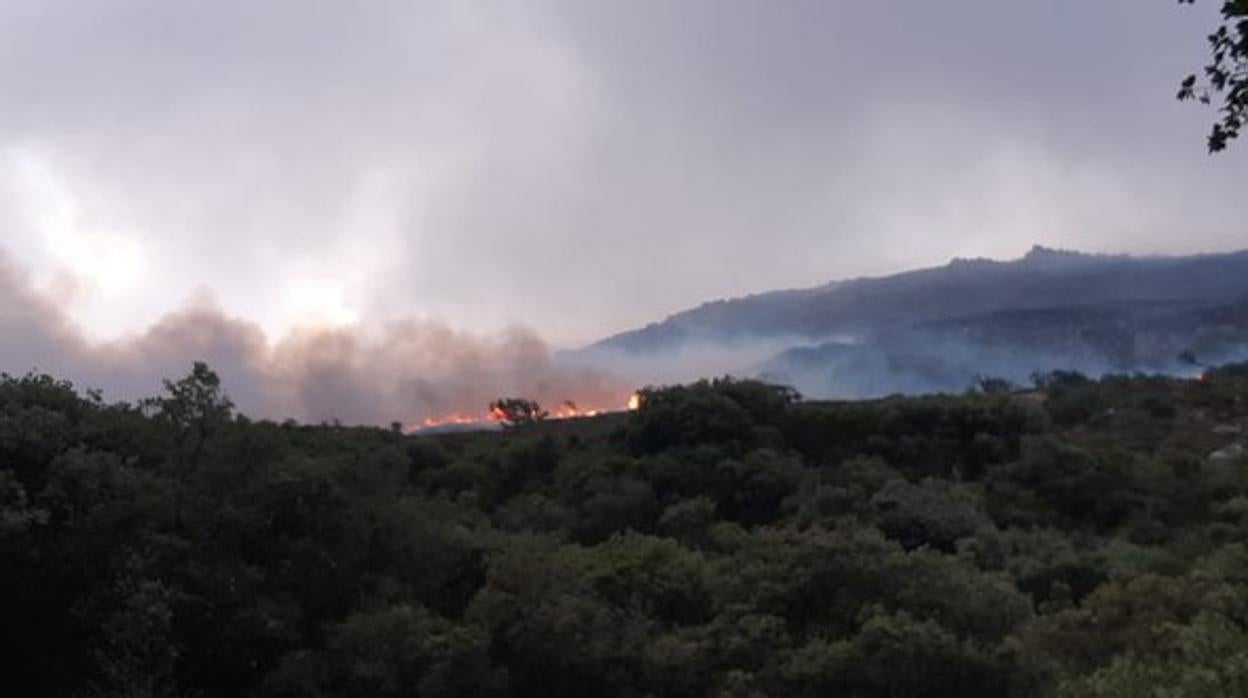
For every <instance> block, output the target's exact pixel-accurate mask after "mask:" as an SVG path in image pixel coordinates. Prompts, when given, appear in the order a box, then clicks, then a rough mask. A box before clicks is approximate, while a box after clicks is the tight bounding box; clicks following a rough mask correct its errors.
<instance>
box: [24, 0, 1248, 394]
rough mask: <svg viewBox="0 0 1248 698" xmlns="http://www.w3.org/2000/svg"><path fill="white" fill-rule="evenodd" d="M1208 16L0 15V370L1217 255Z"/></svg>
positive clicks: (317, 6)
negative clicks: (183, 345)
mask: <svg viewBox="0 0 1248 698" xmlns="http://www.w3.org/2000/svg"><path fill="white" fill-rule="evenodd" d="M1215 5H1216V3H1214V2H1198V3H1197V5H1196V7H1194V8H1189V7H1186V6H1185V7H1180V6H1178V4H1177V3H1175V2H1173V1H1171V0H1097V1H1096V2H1088V1H1087V0H1046V1H1045V2H1001V1H1000V0H947V1H946V2H940V3H934V2H930V0H894V1H891V2H887V3H882V2H862V1H860V2H848V1H846V0H809V1H806V0H780V1H778V2H762V1H759V0H749V1H746V0H682V1H681V2H671V1H670V0H662V1H660V0H629V1H627V2H625V1H615V0H612V1H607V0H594V1H593V2H584V1H583V0H567V1H562V0H528V1H526V2H508V1H506V0H497V1H492V2H472V1H469V0H452V1H450V2H438V1H431V2H413V1H410V0H402V1H398V0H395V1H390V0H374V1H371V2H358V3H357V2H341V1H332V2H331V1H324V0H297V1H296V0H270V1H268V2H252V1H235V0H221V1H218V2H212V3H171V2H167V1H166V0H99V1H97V2H91V3H81V2H67V1H59V0H3V1H2V2H0V99H2V100H3V105H4V107H3V109H0V255H2V256H3V265H2V266H0V271H2V272H3V274H4V276H5V278H4V279H0V283H3V284H7V285H8V286H9V287H11V288H12V289H16V290H13V291H12V293H10V295H9V300H8V301H7V304H8V306H9V308H8V309H7V313H8V316H9V317H10V318H12V317H17V316H19V315H21V316H23V317H26V316H30V315H31V313H34V312H35V311H34V310H32V308H36V307H37V308H39V309H40V310H39V311H38V312H39V313H42V315H40V317H42V318H44V319H43V320H41V321H40V323H39V325H38V327H39V332H41V333H42V334H40V335H39V336H40V337H41V339H40V340H39V342H34V341H31V342H25V343H24V344H23V346H22V349H21V351H16V350H14V349H13V346H15V345H16V344H17V342H15V341H10V348H9V350H7V351H0V370H7V371H10V372H21V371H24V370H27V368H29V366H27V365H26V364H32V363H39V364H40V365H41V366H53V367H59V366H61V365H65V366H70V367H72V366H75V365H81V363H82V361H83V360H82V359H81V358H65V357H62V359H53V358H49V357H50V356H52V354H50V353H48V352H49V351H50V350H47V349H46V347H47V346H52V345H55V346H56V347H58V348H60V349H62V350H63V349H64V347H67V346H71V345H72V346H75V347H79V348H78V349H75V350H74V351H77V352H79V354H75V355H74V356H79V357H81V352H86V351H93V352H94V354H93V356H94V357H95V358H94V359H92V361H93V362H94V363H92V365H93V366H97V367H98V366H103V365H104V363H107V362H104V363H101V361H102V360H101V359H99V356H101V355H102V354H101V352H104V350H105V349H107V350H108V351H112V352H113V353H114V354H118V353H125V352H127V351H133V350H134V347H136V346H140V345H142V343H143V342H144V341H149V342H150V341H155V340H153V339H152V337H154V336H157V335H158V334H159V333H158V332H157V333H156V334H154V332H155V331H156V330H157V329H158V328H160V327H161V326H162V323H164V326H165V327H168V326H171V323H172V325H174V326H181V325H178V322H181V321H184V320H186V318H188V317H201V319H202V317H211V318H212V320H213V322H215V323H217V324H215V325H212V326H221V327H224V326H227V325H228V326H230V327H239V328H243V329H242V330H241V332H242V335H246V336H247V337H249V339H248V340H247V342H248V343H250V344H248V346H251V347H252V348H251V349H248V350H246V351H243V350H242V349H237V348H236V351H235V353H236V354H238V355H244V354H247V352H252V353H256V352H259V353H261V354H263V353H265V352H266V351H267V352H268V358H267V359H265V360H266V361H270V362H271V360H272V354H273V351H275V349H274V348H275V347H277V346H278V345H280V344H282V343H283V342H288V340H289V341H290V342H296V343H297V341H298V338H299V337H301V336H302V337H306V336H308V333H309V332H331V333H333V332H337V333H340V334H342V335H343V336H350V337H352V340H351V341H352V342H354V343H355V344H357V345H359V346H371V347H374V348H378V349H377V350H378V351H382V349H380V347H384V346H387V345H386V342H388V341H390V339H391V338H393V336H395V333H398V334H400V335H401V334H403V332H410V331H414V330H412V328H425V329H426V330H428V331H432V330H429V328H436V332H435V334H437V333H443V334H446V333H449V336H454V337H458V338H460V339H461V340H462V341H465V342H473V343H475V344H474V346H477V347H478V348H480V347H497V346H501V345H505V344H507V343H508V342H510V341H512V340H513V339H514V338H515V337H517V336H524V337H531V338H532V340H533V342H535V343H536V344H537V345H540V346H541V347H542V351H548V350H550V349H552V348H558V347H570V346H578V345H581V344H584V343H586V342H590V341H593V340H596V339H598V338H601V337H602V336H605V335H607V334H611V333H613V332H617V331H620V330H624V329H628V328H631V327H634V326H637V325H641V324H645V323H646V322H650V321H653V320H657V319H661V318H662V317H663V316H665V315H667V314H669V313H671V312H675V311H678V310H681V309H683V308H686V307H689V306H691V305H695V304H698V303H700V302H703V301H706V300H711V299H715V298H720V297H726V296H735V295H740V294H744V293H749V292H756V291H763V290H768V289H773V288H789V287H800V286H807V285H814V284H818V283H822V282H825V281H828V280H832V279H838V278H846V277H853V276H860V275H874V274H884V273H891V272H895V271H901V270H905V269H908V268H914V267H918V266H925V265H933V264H940V263H943V262H945V261H947V260H948V259H950V258H952V257H955V256H989V257H995V258H1010V257H1015V256H1018V255H1020V254H1022V253H1023V252H1025V251H1026V250H1027V249H1028V248H1029V247H1031V246H1032V245H1033V244H1036V243H1043V244H1046V245H1051V246H1057V247H1067V248H1077V249H1080V250H1086V251H1102V252H1131V253H1185V252H1193V251H1215V250H1228V249H1238V248H1241V247H1248V234H1245V231H1244V230H1243V228H1242V224H1241V223H1240V221H1241V220H1242V208H1241V207H1242V204H1241V198H1240V194H1241V191H1240V189H1241V187H1242V182H1243V175H1244V174H1245V171H1246V168H1245V165H1246V160H1245V157H1246V155H1245V152H1244V150H1243V149H1242V148H1240V149H1234V148H1233V149H1232V150H1231V151H1230V152H1228V153H1225V154H1223V155H1219V156H1209V155H1207V154H1206V152H1205V148H1204V137H1205V135H1206V132H1207V130H1208V127H1209V125H1210V123H1211V122H1212V120H1213V119H1214V114H1213V113H1212V112H1211V111H1210V110H1208V109H1207V108H1201V107H1199V106H1196V105H1193V104H1184V103H1179V102H1177V101H1175V100H1174V93H1175V92H1176V90H1177V86H1178V82H1179V81H1180V80H1181V78H1182V77H1183V76H1185V75H1186V74H1187V73H1189V72H1193V71H1194V70H1196V69H1198V68H1199V67H1200V66H1201V65H1203V62H1204V61H1205V59H1206V46H1205V43H1204V35H1205V34H1206V33H1207V32H1208V31H1209V30H1210V29H1212V28H1213V27H1214V26H1215V25H1216V9H1217V8H1216V7H1215ZM19 298H24V299H27V301H28V302H27V303H26V305H22V306H21V307H20V308H19V307H18V305H19V302H21V301H19V300H17V299H19ZM4 303H6V301H4V300H0V304H4ZM4 310H5V309H4V308H3V307H0V311H4ZM196 313H199V314H200V315H199V316H196V315H195V314H196ZM48 318H51V319H48ZM231 323H233V324H231ZM209 324H212V323H209ZM396 328H407V329H396ZM422 331H424V330H422ZM301 333H302V334H301ZM343 333H345V334H343ZM10 336H17V335H13V334H11V335H10ZM240 336H241V335H240ZM56 337H59V338H60V339H54V338H56ZM40 342H42V344H41V343H40ZM288 343H289V342H288ZM253 345H254V346H253ZM32 347H44V349H41V350H35V349H33V348H32ZM256 347H260V348H259V349H257V348H256ZM41 351H43V352H44V353H42V354H41V353H40V352H41ZM164 351H167V352H173V349H167V350H164ZM480 351H481V352H486V350H485V349H480ZM62 353H64V352H63V351H62ZM71 353H72V352H71ZM486 353H488V352H486ZM66 356H69V355H68V354H66ZM170 356H171V357H172V356H173V354H170ZM171 360H172V359H171ZM361 360H362V359H361ZM395 360H398V359H395ZM58 361H60V363H58ZM75 362H77V363H75ZM474 370H475V369H474ZM86 373H87V374H89V375H92V376H98V375H103V374H108V373H109V372H108V371H106V370H105V369H103V368H99V369H98V370H97V371H96V373H91V372H89V371H88V372H86ZM110 375H111V374H110Z"/></svg>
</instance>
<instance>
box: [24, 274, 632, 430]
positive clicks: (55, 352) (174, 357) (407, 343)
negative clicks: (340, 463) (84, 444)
mask: <svg viewBox="0 0 1248 698" xmlns="http://www.w3.org/2000/svg"><path fill="white" fill-rule="evenodd" d="M0 298H3V299H5V300H3V301H2V302H0V336H2V337H3V342H0V370H3V371H6V372H8V373H11V374H20V373H25V372H28V371H40V372H46V373H50V374H52V375H54V376H57V377H65V378H69V379H71V380H73V381H74V382H75V383H76V384H78V385H79V386H80V387H83V388H98V389H100V390H102V391H103V392H104V394H105V396H106V397H107V398H110V399H122V400H133V399H138V398H141V397H146V396H150V395H154V394H156V393H157V392H158V391H159V390H160V387H161V384H160V380H161V379H162V378H177V377H179V376H182V375H184V374H185V373H186V372H187V371H188V369H189V366H190V364H191V362H192V361H195V360H203V361H206V362H208V364H209V365H210V366H211V367H212V368H213V369H214V370H215V371H217V373H218V374H220V376H221V379H222V382H223V384H224V386H225V388H226V391H227V393H228V394H229V395H230V397H231V398H232V399H233V400H234V401H235V403H236V404H237V405H238V407H239V409H240V410H241V411H242V412H244V413H246V414H249V415H252V416H257V417H268V418H277V419H282V418H287V417H290V418H295V419H299V420H304V421H314V422H319V421H328V420H340V421H342V422H344V423H352V424H383V423H388V422H391V421H402V422H405V423H409V424H410V423H415V422H419V421H421V420H424V419H428V418H438V417H440V416H443V415H446V414H451V413H458V414H467V415H477V414H481V413H482V412H483V411H484V409H485V406H486V405H487V403H488V402H489V401H490V400H492V399H494V398H497V397H500V396H524V397H530V398H534V399H537V400H539V401H541V402H543V403H546V404H558V403H561V402H563V401H564V400H572V401H575V402H576V403H577V404H579V405H582V406H584V407H587V408H589V407H593V408H598V409H617V408H620V407H622V406H623V405H624V402H625V401H626V400H627V397H628V394H629V388H628V387H626V386H624V385H623V384H622V383H621V382H620V381H619V380H617V379H615V378H613V377H612V376H609V375H607V374H606V373H604V372H602V371H600V370H597V369H594V368H590V367H584V366H581V367H573V366H564V365H562V364H560V363H558V362H556V361H555V359H554V357H553V355H552V352H551V350H550V348H549V347H548V346H547V345H546V343H545V342H543V341H542V339H541V338H540V337H538V336H537V335H536V334H535V333H534V332H532V331H530V330H527V329H524V328H513V329H509V330H506V331H504V332H501V333H496V334H477V333H470V332H462V331H457V330H455V329H454V328H452V327H449V326H447V325H446V324H444V323H441V322H436V321H428V320H417V319H404V320H400V321H396V322H391V323H388V324H385V325H384V326H381V327H379V328H364V327H350V328H319V329H318V328H304V329H299V330H296V331H293V332H291V333H289V334H287V335H286V336H283V337H280V338H272V337H268V336H266V335H265V333H264V331H262V330H261V329H260V327H259V326H257V325H255V324H253V323H251V322H248V321H246V320H242V319H239V318H236V317H230V316H228V315H227V314H226V313H225V312H223V311H222V310H221V309H219V308H218V307H216V306H215V305H213V304H212V303H211V302H210V301H197V302H193V303H191V304H189V305H187V306H186V307H183V308H182V309H180V310H177V311H175V312H172V313H169V314H167V315H165V316H164V317H163V318H161V320H160V321H159V322H157V323H156V324H155V325H153V326H152V327H150V328H148V329H146V330H145V331H143V332H141V333H138V334H135V335H132V336H128V337H124V338H121V339H116V340H112V341H108V342H102V343H94V342H91V341H89V340H88V339H87V338H86V337H85V336H84V334H83V333H82V331H81V330H80V329H79V328H78V327H77V326H76V325H75V323H74V322H73V321H72V319H71V318H70V317H69V315H68V314H67V312H66V311H65V308H64V305H63V304H62V303H60V302H58V301H57V300H56V299H55V298H53V294H50V293H47V292H42V291H40V290H39V289H37V288H35V286H34V285H33V284H32V283H31V281H30V280H29V278H28V277H27V276H26V275H25V274H24V273H23V271H22V270H21V269H19V268H17V267H16V266H15V265H13V264H12V263H11V262H10V261H9V260H7V259H6V258H5V257H3V256H2V255H0Z"/></svg>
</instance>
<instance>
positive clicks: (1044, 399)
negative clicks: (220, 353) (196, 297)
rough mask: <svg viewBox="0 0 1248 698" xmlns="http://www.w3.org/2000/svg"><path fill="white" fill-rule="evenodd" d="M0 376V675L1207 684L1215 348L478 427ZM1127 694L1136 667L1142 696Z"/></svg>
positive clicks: (1239, 648) (1219, 635)
mask: <svg viewBox="0 0 1248 698" xmlns="http://www.w3.org/2000/svg"><path fill="white" fill-rule="evenodd" d="M212 379H214V377H213V376H211V374H209V373H205V372H202V371H201V372H199V373H196V374H193V375H192V376H189V377H188V378H187V379H185V380H183V381H181V382H179V383H176V384H174V385H173V386H171V387H172V390H171V391H170V392H169V393H167V394H166V395H163V396H160V397H159V398H157V399H155V400H152V401H149V402H147V403H145V404H144V405H142V406H132V405H125V404H115V405H114V404H105V403H102V402H101V401H99V400H98V399H96V398H93V397H91V396H83V395H81V394H79V393H78V392H76V391H75V389H74V388H73V387H72V386H70V385H68V384H65V383H61V382H58V381H56V380H54V379H52V378H49V377H46V376H27V377H25V378H11V377H7V376H4V377H2V378H0V612H2V613H3V615H4V618H5V623H3V624H2V625H0V652H3V654H4V656H5V658H6V667H7V672H6V682H7V685H9V686H10V687H15V688H16V690H15V694H17V695H40V696H52V697H57V696H82V695H102V696H103V695H125V696H203V697H215V696H221V697H225V696H230V697H234V696H292V697H293V696H347V697H353V696H359V697H364V696H368V697H369V698H388V697H392V696H393V697H396V698H397V697H398V696H412V695H419V696H437V697H441V696H533V697H534V698H537V697H540V698H561V697H567V698H573V697H576V698H579V697H580V696H587V695H592V696H602V697H605V698H612V697H620V698H624V697H632V696H659V695H662V696H690V697H692V696H734V695H741V696H812V697H813V696H822V695H853V696H861V697H872V696H880V697H889V698H893V697H895V696H899V695H900V696H931V697H933V698H941V697H945V696H948V697H950V698H953V697H958V698H961V697H963V696H968V695H973V696H979V695H983V696H1009V697H1012V698H1047V697H1049V696H1063V697H1074V698H1083V697H1087V698H1092V697H1095V696H1127V695H1153V694H1157V695H1160V694H1164V695H1183V696H1211V697H1212V696H1223V695H1235V694H1234V693H1228V692H1227V689H1226V687H1227V686H1242V685H1243V682H1244V681H1245V680H1246V679H1248V673H1246V672H1245V669H1244V667H1246V666H1248V628H1246V626H1245V617H1248V616H1246V614H1245V609H1246V608H1248V574H1245V570H1248V549H1246V548H1245V546H1244V544H1243V540H1244V538H1245V536H1246V535H1248V459H1245V445H1248V366H1245V365H1239V366H1229V367H1226V368H1221V369H1214V370H1210V371H1208V372H1207V373H1206V375H1205V376H1204V378H1203V380H1187V379H1176V378H1168V377H1143V376H1141V377H1134V378H1129V377H1111V378H1106V379H1104V380H1101V381H1092V380H1089V379H1087V378H1084V377H1083V376H1080V375H1078V374H1071V373H1052V374H1047V375H1043V376H1039V377H1038V383H1037V385H1036V386H1034V387H1033V388H1030V389H1028V390H1025V391H1021V392H1013V393H1009V392H993V393H991V394H984V393H975V394H964V395H957V396H922V397H899V398H890V399H886V400H878V401H862V402H821V401H800V400H796V399H795V396H794V395H793V394H792V392H791V391H789V390H787V389H784V388H781V387H778V386H771V385H767V384H762V383H756V382H742V381H733V380H718V381H713V382H701V383H698V384H694V385H689V386H683V387H671V388H664V389H660V390H649V391H646V392H644V393H643V395H642V402H641V407H640V409H638V410H636V411H635V412H631V413H617V414H611V415H605V416H603V417H598V418H589V419H580V420H561V421H557V422H550V423H537V424H534V425H531V426H527V427H520V428H513V429H507V430H503V431H496V432H477V433H447V434H435V435H427V436H408V435H404V434H401V433H399V432H397V431H392V430H384V429H374V428H343V427H337V426H328V425H326V426H302V425H298V424H295V423H293V422H288V423H284V424H276V423H272V422H264V421H259V422H257V421H251V420H248V419H246V418H245V417H242V416H240V415H236V414H233V413H232V411H231V409H230V407H229V405H228V403H227V402H226V401H225V400H224V397H223V395H222V393H221V392H220V389H219V387H218V386H217V385H216V384H215V382H213V380H212ZM1157 692H1161V693H1157Z"/></svg>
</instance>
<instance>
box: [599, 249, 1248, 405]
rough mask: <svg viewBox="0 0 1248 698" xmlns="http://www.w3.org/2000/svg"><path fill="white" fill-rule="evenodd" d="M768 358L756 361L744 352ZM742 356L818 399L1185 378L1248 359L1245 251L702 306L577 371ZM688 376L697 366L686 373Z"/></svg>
mask: <svg viewBox="0 0 1248 698" xmlns="http://www.w3.org/2000/svg"><path fill="white" fill-rule="evenodd" d="M749 347H766V348H767V351H766V352H765V354H766V355H765V356H763V357H750V356H749V354H748V352H745V351H744V350H746V349H748V348H749ZM733 348H737V349H742V350H743V353H742V365H741V366H740V368H739V370H738V372H741V373H749V374H755V375H760V374H761V375H765V376H769V377H772V378H775V379H777V380H787V381H789V382H792V383H794V384H796V385H797V386H798V387H799V388H802V389H803V390H804V391H806V392H810V393H812V394H817V395H820V396H838V395H843V396H866V395H875V394H881V393H888V392H913V391H919V390H958V389H962V388H965V387H966V385H968V384H969V382H970V381H971V379H972V378H973V376H974V375H975V374H993V375H1001V376H1003V377H1008V378H1011V379H1025V378H1026V376H1028V375H1029V374H1030V373H1031V372H1032V371H1037V370H1050V369H1054V368H1073V369H1077V370H1083V371H1085V372H1089V373H1095V374H1099V373H1104V372H1109V371H1114V372H1131V371H1137V370H1148V371H1180V370H1188V369H1190V367H1184V366H1183V365H1181V364H1179V363H1177V355H1178V354H1179V353H1181V352H1183V351H1193V352H1196V353H1197V354H1198V355H1204V356H1208V358H1210V359H1214V358H1236V357H1239V356H1240V355H1242V354H1246V353H1248V251H1241V252H1233V253H1226V254H1206V255H1194V256H1184V257H1130V256H1122V255H1115V256H1110V255H1091V254H1084V253H1080V252H1072V251H1065V250H1054V249H1049V248H1045V247H1040V246H1037V247H1034V248H1033V249H1032V250H1031V251H1030V252H1028V253H1027V254H1026V255H1025V256H1024V257H1022V258H1020V259H1017V260H1013V261H1007V262H999V261H993V260H986V259H955V260H953V261H952V262H950V263H949V264H946V265H945V266H941V267H936V268H930V269H921V270H917V271H911V272H906V273H902V274H896V275H893V276H885V277H877V278H863V279H853V280H848V281H841V282H833V283H829V284H825V285H823V286H817V287H814V288H808V289H798V290H786V291H775V292H771V293H763V294H758V295H752V296H747V297H743V298H737V299H732V300H721V301H715V302H711V303H706V304H703V305H701V306H698V307H696V308H693V309H691V310H686V311H684V312H680V313H677V314H675V315H672V316H670V317H668V318H667V319H665V320H663V321H662V322H657V323H653V324H650V325H647V326H646V327H643V328H640V329H636V330H631V331H628V332H623V333H621V334H617V335H614V336H612V337H608V338H607V339H604V340H602V341H600V342H598V343H596V344H593V345H591V346H590V347H587V348H585V349H583V350H580V351H579V352H576V353H575V354H576V355H577V356H578V357H579V359H580V360H589V361H595V362H598V363H604V362H622V363H631V364H638V365H644V366H646V367H649V368H655V367H661V366H662V365H663V362H664V361H665V359H666V358H668V357H677V356H680V357H682V360H683V361H686V362H688V360H689V358H690V357H691V356H696V353H697V352H698V351H705V350H731V349H733ZM690 368H691V369H696V362H694V363H693V364H692V365H691V366H690Z"/></svg>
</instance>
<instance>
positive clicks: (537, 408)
mask: <svg viewBox="0 0 1248 698" xmlns="http://www.w3.org/2000/svg"><path fill="white" fill-rule="evenodd" d="M548 415H549V413H548V412H547V411H546V410H543V409H542V406H541V405H539V404H538V403H537V401H536V400H529V399H527V398H522V397H505V398H499V399H497V400H495V401H494V402H491V403H490V417H492V418H493V419H495V420H497V421H499V422H501V423H502V424H503V426H505V427H518V426H522V425H525V424H534V423H536V422H540V421H542V420H543V419H546V417H547V416H548Z"/></svg>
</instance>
